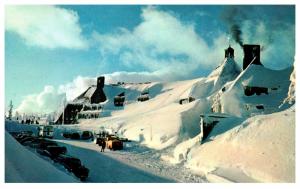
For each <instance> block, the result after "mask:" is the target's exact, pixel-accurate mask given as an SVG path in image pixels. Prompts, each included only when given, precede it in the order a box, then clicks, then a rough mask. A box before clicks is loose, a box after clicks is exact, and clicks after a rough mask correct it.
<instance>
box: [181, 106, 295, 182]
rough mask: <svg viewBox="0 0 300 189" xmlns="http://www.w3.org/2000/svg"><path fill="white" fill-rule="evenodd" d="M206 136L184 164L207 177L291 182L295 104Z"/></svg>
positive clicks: (242, 180) (293, 163) (215, 179)
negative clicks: (206, 138) (208, 137)
mask: <svg viewBox="0 0 300 189" xmlns="http://www.w3.org/2000/svg"><path fill="white" fill-rule="evenodd" d="M233 125H234V124H233ZM221 126H222V125H218V126H217V128H216V130H218V127H221ZM219 129H220V128H219ZM212 134H213V133H212ZM210 139H211V140H212V141H209V142H206V143H205V144H203V145H201V146H200V145H199V146H195V147H194V148H192V149H191V151H190V153H189V154H188V157H187V159H188V160H187V166H188V167H189V168H191V169H193V170H194V171H197V172H198V173H199V174H205V175H206V176H207V178H208V179H209V180H211V181H233V182H255V181H257V182H295V106H293V107H291V108H290V109H288V110H286V111H282V112H279V113H274V114H269V115H259V116H254V117H252V118H249V119H247V120H246V121H244V122H243V123H242V124H239V125H237V126H235V127H233V128H232V129H230V130H229V131H227V132H223V133H221V132H220V133H219V135H216V136H215V137H214V138H210ZM220 179H222V180H220Z"/></svg>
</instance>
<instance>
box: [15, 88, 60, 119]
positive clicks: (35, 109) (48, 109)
mask: <svg viewBox="0 0 300 189" xmlns="http://www.w3.org/2000/svg"><path fill="white" fill-rule="evenodd" d="M64 98H65V95H64V94H62V93H58V92H57V91H56V90H55V88H54V87H53V86H45V87H44V90H43V91H42V92H41V93H39V94H32V95H29V96H26V97H25V98H24V100H23V101H22V102H21V104H20V106H19V107H18V108H17V109H16V111H17V112H18V113H21V114H22V113H26V114H35V113H52V112H55V111H57V110H58V109H59V108H60V107H61V106H62V103H63V99H64Z"/></svg>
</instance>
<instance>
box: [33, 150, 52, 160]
mask: <svg viewBox="0 0 300 189" xmlns="http://www.w3.org/2000/svg"><path fill="white" fill-rule="evenodd" d="M36 152H37V153H39V154H41V155H42V156H47V157H49V158H51V159H52V155H51V154H50V152H49V151H48V150H43V149H39V148H38V149H36Z"/></svg>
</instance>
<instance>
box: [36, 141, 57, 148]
mask: <svg viewBox="0 0 300 189" xmlns="http://www.w3.org/2000/svg"><path fill="white" fill-rule="evenodd" d="M47 146H58V144H57V143H56V142H54V141H49V140H46V141H42V142H41V143H40V144H39V145H38V146H37V148H39V149H44V150H45V149H46V148H47Z"/></svg>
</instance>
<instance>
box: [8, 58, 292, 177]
mask: <svg viewBox="0 0 300 189" xmlns="http://www.w3.org/2000/svg"><path fill="white" fill-rule="evenodd" d="M292 71H293V69H292V68H286V69H284V70H277V71H275V70H270V69H268V68H265V67H263V66H260V65H250V66H248V67H247V69H246V70H243V71H241V70H240V69H239V68H238V67H237V66H236V63H235V62H234V60H233V59H231V58H229V59H225V60H224V62H222V63H221V64H220V66H218V67H217V68H216V69H215V70H214V71H213V72H212V73H211V74H210V75H209V76H208V77H206V78H198V79H193V80H186V81H177V82H169V83H159V82H155V83H147V84H145V83H143V84H123V85H119V86H112V85H106V86H105V87H104V92H105V94H106V96H107V97H108V101H106V102H105V103H103V106H104V110H103V112H102V113H101V117H100V118H97V119H80V120H79V124H76V125H65V126H56V128H55V133H54V135H55V139H56V140H58V141H59V142H61V143H63V144H64V145H66V146H67V147H68V149H70V150H69V151H70V153H72V154H74V155H75V156H78V157H81V158H82V161H83V162H84V164H87V165H88V167H89V168H90V169H91V177H90V180H89V181H90V182H127V181H129V182H295V106H294V103H295V93H294V90H295V89H294V87H295V74H294V72H292ZM245 86H255V87H264V88H268V94H260V95H252V96H246V95H245V94H244V87H245ZM145 90H147V91H149V95H150V100H148V101H144V102H137V97H138V96H139V95H140V94H141V92H143V91H145ZM121 92H125V95H126V104H125V106H124V107H114V106H113V97H114V96H115V95H118V94H119V93H121ZM189 97H193V98H194V99H195V100H194V101H192V102H189V103H185V104H179V101H180V100H181V99H186V98H189ZM257 105H259V106H263V109H256V106H257ZM253 107H254V108H253ZM212 110H213V111H215V112H218V113H226V115H228V118H226V119H223V120H221V121H220V122H219V123H218V124H217V125H216V127H215V128H214V129H213V130H212V132H211V133H210V135H209V136H208V138H207V139H206V140H205V141H204V142H203V143H202V144H201V143H200V140H199V139H200V135H201V132H202V131H201V128H200V114H206V113H212ZM11 128H12V127H9V124H7V125H6V129H7V130H9V129H11ZM15 128H17V129H18V130H19V129H22V126H16V127H15ZM102 129H105V130H108V131H110V132H112V133H115V132H116V133H117V134H118V135H119V136H122V137H127V138H129V139H130V140H133V141H134V142H132V143H127V144H126V145H127V146H126V148H125V150H123V151H116V152H110V151H107V152H105V153H102V154H101V153H100V152H99V148H98V146H96V145H95V144H93V143H91V142H80V141H71V140H64V139H63V138H62V137H61V133H62V132H64V131H70V130H73V131H83V130H90V131H95V132H98V131H99V130H102ZM101 162H103V164H102V163H101ZM118 167H121V168H122V169H118ZM102 169H103V170H107V169H111V171H112V173H114V175H117V176H114V178H113V179H112V180H110V179H108V175H109V174H110V172H109V171H108V172H106V171H101V170H102ZM126 170H130V171H127V172H126ZM118 171H121V172H120V173H122V174H117V173H119V172H118ZM100 172H101V173H102V175H103V174H104V175H105V177H101V176H100V175H99V174H100ZM128 172H130V174H129V175H130V176H128ZM126 174H127V176H125V175H126ZM195 174H197V175H198V176H196V175H195ZM106 176H107V177H106ZM127 177H132V178H127ZM131 179H133V180H131Z"/></svg>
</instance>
